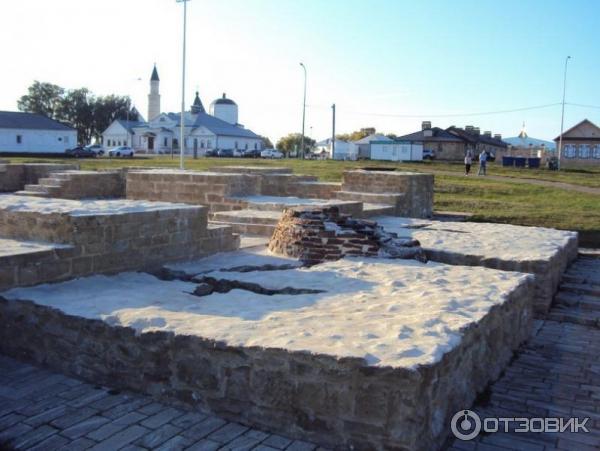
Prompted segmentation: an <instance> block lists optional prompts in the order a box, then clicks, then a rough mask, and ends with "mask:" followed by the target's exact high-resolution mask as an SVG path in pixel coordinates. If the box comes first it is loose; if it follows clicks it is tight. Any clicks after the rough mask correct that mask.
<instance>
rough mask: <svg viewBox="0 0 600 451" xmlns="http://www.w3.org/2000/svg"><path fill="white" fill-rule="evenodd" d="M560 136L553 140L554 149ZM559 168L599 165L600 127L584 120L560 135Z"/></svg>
mask: <svg viewBox="0 0 600 451" xmlns="http://www.w3.org/2000/svg"><path fill="white" fill-rule="evenodd" d="M559 140H560V136H557V137H556V138H554V142H555V143H556V147H557V148H558V142H559ZM560 164H561V166H586V165H590V164H593V165H600V127H598V126H597V125H596V124H594V123H593V122H592V121H590V120H588V119H584V120H582V121H581V122H579V123H578V124H577V125H574V126H573V127H571V128H570V129H568V130H567V131H565V132H564V133H563V134H562V152H561V157H560Z"/></svg>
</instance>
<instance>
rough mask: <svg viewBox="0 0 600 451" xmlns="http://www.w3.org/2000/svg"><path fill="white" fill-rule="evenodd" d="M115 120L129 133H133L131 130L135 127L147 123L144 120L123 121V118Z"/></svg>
mask: <svg viewBox="0 0 600 451" xmlns="http://www.w3.org/2000/svg"><path fill="white" fill-rule="evenodd" d="M117 122H118V123H119V124H121V126H122V127H123V128H125V129H126V130H128V131H129V132H130V133H135V132H134V130H133V129H134V128H135V127H144V126H146V125H147V124H146V122H144V121H125V120H123V119H117Z"/></svg>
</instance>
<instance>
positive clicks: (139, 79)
mask: <svg viewBox="0 0 600 451" xmlns="http://www.w3.org/2000/svg"><path fill="white" fill-rule="evenodd" d="M132 81H142V78H141V77H138V78H134V79H133V80H132ZM127 96H128V97H129V100H130V102H129V108H127V130H126V132H127V141H126V142H125V145H126V146H129V134H130V127H131V125H130V124H129V110H130V109H131V107H134V108H135V106H134V105H133V101H132V99H131V96H129V95H127ZM130 147H133V138H132V139H131V146H130Z"/></svg>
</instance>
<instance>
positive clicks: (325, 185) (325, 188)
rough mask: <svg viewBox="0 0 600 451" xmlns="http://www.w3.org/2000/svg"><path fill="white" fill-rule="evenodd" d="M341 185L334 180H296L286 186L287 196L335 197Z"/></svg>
mask: <svg viewBox="0 0 600 451" xmlns="http://www.w3.org/2000/svg"><path fill="white" fill-rule="evenodd" d="M341 187H342V184H341V183H336V182H311V181H307V182H296V183H294V184H292V185H290V186H288V188H287V190H286V192H287V195H288V196H295V197H308V198H311V199H335V198H336V194H337V192H338V191H340V189H341Z"/></svg>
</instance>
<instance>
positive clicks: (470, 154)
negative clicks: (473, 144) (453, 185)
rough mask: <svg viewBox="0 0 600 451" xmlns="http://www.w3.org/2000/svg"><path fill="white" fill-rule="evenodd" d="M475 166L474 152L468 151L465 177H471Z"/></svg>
mask: <svg viewBox="0 0 600 451" xmlns="http://www.w3.org/2000/svg"><path fill="white" fill-rule="evenodd" d="M472 164H473V152H471V149H469V150H467V154H466V155H465V175H469V172H471V165H472Z"/></svg>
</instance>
